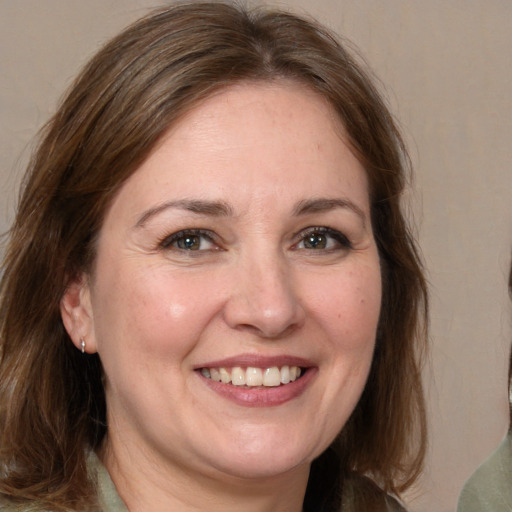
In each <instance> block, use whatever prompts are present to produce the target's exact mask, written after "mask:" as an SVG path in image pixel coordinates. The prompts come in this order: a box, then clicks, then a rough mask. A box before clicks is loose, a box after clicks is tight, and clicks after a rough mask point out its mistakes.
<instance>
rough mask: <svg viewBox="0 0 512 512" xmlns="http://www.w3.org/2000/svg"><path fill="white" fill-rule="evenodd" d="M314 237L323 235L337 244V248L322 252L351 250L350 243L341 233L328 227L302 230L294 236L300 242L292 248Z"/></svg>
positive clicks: (325, 249) (326, 249) (324, 249)
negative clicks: (298, 238)
mask: <svg viewBox="0 0 512 512" xmlns="http://www.w3.org/2000/svg"><path fill="white" fill-rule="evenodd" d="M315 235H316V236H318V235H323V236H326V237H330V238H332V239H334V240H335V241H336V242H337V244H338V247H329V248H323V251H324V252H325V251H327V252H330V251H336V250H340V249H352V243H351V242H350V240H349V239H348V238H347V237H346V236H345V235H344V234H343V233H341V232H340V231H338V230H336V229H332V228H328V227H321V226H315V227H309V228H306V229H304V230H302V231H301V232H300V233H298V234H297V235H296V236H297V237H300V240H299V242H297V243H296V244H295V246H294V247H296V248H297V245H299V244H300V243H303V242H304V241H305V240H307V238H308V237H310V238H311V237H312V236H315ZM327 243H328V241H327ZM298 249H299V250H315V248H309V249H308V248H306V247H302V248H298Z"/></svg>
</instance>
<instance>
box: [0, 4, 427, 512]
mask: <svg viewBox="0 0 512 512" xmlns="http://www.w3.org/2000/svg"><path fill="white" fill-rule="evenodd" d="M406 164H407V156H406V153H405V149H404V147H403V144H402V141H401V138H400V135H399V133H398V131H397V129H396V127H395V125H394V123H393V120H392V118H391V116H390V114H389V112H388V110H387V109H386V107H385V105H384V104H383V102H382V100H381V99H380V97H379V95H378V94H377V92H376V90H375V89H374V87H373V86H372V84H371V81H370V79H369V77H368V76H367V75H366V74H365V72H364V71H363V70H362V68H361V67H360V66H359V65H358V64H356V62H355V61H354V59H353V58H352V57H351V56H350V55H348V54H347V53H346V51H345V50H344V48H343V47H342V46H340V44H339V43H337V42H336V41H335V40H334V38H333V37H332V36H331V35H330V34H329V33H327V32H326V31H325V30H324V29H323V28H321V27H319V26H318V25H316V24H315V23H313V22H311V21H306V20H303V19H300V18H298V17H295V16H292V15H290V14H285V13H281V12H275V11H259V10H255V11H250V12H247V11H246V10H244V9H242V8H239V7H236V6H232V5H230V4H227V3H217V2H214V3H209V2H206V3H191V4H179V5H177V6H174V7H169V8H167V9H164V10H162V11H159V12H156V13H154V14H153V15H151V16H149V17H148V18H146V19H143V20H141V21H139V22H138V23H136V24H135V25H133V26H132V27H130V28H128V29H127V30H125V31H124V32H123V33H122V34H120V35H119V36H118V37H117V38H115V39H114V40H113V41H112V42H110V43H109V44H107V46H106V47H105V48H104V49H103V50H102V51H100V52H99V54H98V55H96V56H95V57H94V58H93V59H92V61H91V62H90V63H89V65H88V66H87V67H86V68H85V70H84V71H83V73H82V74H81V75H80V76H79V77H78V79H77V81H76V82H75V84H74V86H73V87H72V88H71V90H70V92H69V94H68V95H67V97H66V98H65V99H64V101H63V103H62V105H61V107H60V108H59V110H58V112H57V114H56V115H55V117H54V118H53V119H52V120H51V121H50V123H49V124H48V126H47V127H46V130H45V133H44V135H43V137H42V142H41V144H40V146H39V148H38V150H37V152H36V153H35V155H34V157H33V160H32V162H31V164H30V168H29V170H28V174H27V177H26V181H25V186H24V190H23V193H22V197H21V201H20V204H19V209H18V213H17V217H16V221H15V224H14V226H13V228H12V232H11V235H10V245H9V247H8V252H7V256H6V263H5V273H4V276H3V281H2V305H1V312H2V313H1V315H2V331H1V332H2V335H1V336H2V359H1V363H0V386H1V400H0V403H1V420H0V421H1V425H0V431H1V432H2V434H1V450H2V451H1V461H2V468H3V470H2V479H1V483H0V489H1V492H2V496H3V497H4V500H5V504H6V505H5V506H7V507H13V509H15V507H16V506H18V507H19V509H20V510H33V509H34V510H107V511H110V510H127V509H128V510H130V511H132V512H133V511H137V510H189V509H190V510H198V509H199V510H204V509H208V510H224V511H226V510H232V509H235V508H236V510H239V509H240V508H241V507H245V508H246V509H247V510H275V511H280V510H283V511H284V510H286V511H298V510H308V511H311V510H314V511H318V510H326V511H332V510H343V511H347V510H349V511H351V510H358V511H361V510H372V511H377V510H401V507H400V506H399V505H398V502H397V501H396V500H395V499H393V498H391V497H390V496H389V494H394V495H399V494H400V493H401V492H402V491H403V490H405V489H406V488H408V487H409V486H410V485H411V484H412V483H413V482H414V480H415V479H416V477H417V476H418V474H419V472H420V470H421V465H422V460H423V455H424V449H425V416H424V403H423V394H422V388H421V381H420V359H421V353H422V351H423V349H424V342H425V328H426V323H425V317H426V290H425V281H424V278H423V274H422V269H421V265H420V262H419V258H418V255H417V252H416V249H415V246H414V243H413V241H412V239H411V236H410V233H409V231H408V228H407V226H406V223H405V221H404V217H403V215H402V212H401V209H400V203H399V200H400V194H401V192H402V190H403V187H404V184H405V180H406ZM377 484H378V485H377ZM7 509H8V510H9V508H7Z"/></svg>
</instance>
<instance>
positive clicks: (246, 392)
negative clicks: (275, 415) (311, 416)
mask: <svg viewBox="0 0 512 512" xmlns="http://www.w3.org/2000/svg"><path fill="white" fill-rule="evenodd" d="M316 372H317V370H316V368H308V369H307V370H306V371H305V372H304V374H303V375H302V376H301V377H300V378H299V379H297V380H295V381H293V382H290V383H289V384H284V385H281V386H276V387H267V388H266V387H255V388H249V387H245V386H234V385H233V384H224V383H223V382H217V381H214V380H212V379H208V378H206V377H204V376H203V375H202V374H201V373H200V372H198V375H199V377H200V378H201V379H202V380H203V382H204V383H205V384H206V385H207V386H209V388H210V389H211V390H213V391H215V393H218V394H219V395H221V396H222V397H224V398H227V399H228V400H231V401H232V402H234V403H236V404H237V405H242V406H244V407H274V406H277V405H281V404H284V403H286V402H289V401H290V400H293V399H294V398H297V397H299V396H300V395H302V393H303V392H304V391H305V390H306V388H307V387H308V385H309V384H310V383H311V381H312V379H313V378H314V376H315V374H316Z"/></svg>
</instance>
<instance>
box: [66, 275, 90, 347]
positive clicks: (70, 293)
mask: <svg viewBox="0 0 512 512" xmlns="http://www.w3.org/2000/svg"><path fill="white" fill-rule="evenodd" d="M60 314H61V317H62V322H63V323H64V327H65V328H66V331H67V333H68V334H69V337H70V338H71V341H72V342H73V344H74V345H75V347H76V348H77V349H78V350H82V340H83V341H84V342H85V351H86V352H88V353H89V354H93V353H95V352H96V351H97V348H96V338H95V335H94V319H93V314H92V305H91V290H90V286H89V279H88V277H87V275H85V274H82V275H81V276H80V277H79V278H78V279H75V280H73V281H71V282H70V283H68V286H67V288H66V291H65V292H64V295H63V296H62V299H61V300H60Z"/></svg>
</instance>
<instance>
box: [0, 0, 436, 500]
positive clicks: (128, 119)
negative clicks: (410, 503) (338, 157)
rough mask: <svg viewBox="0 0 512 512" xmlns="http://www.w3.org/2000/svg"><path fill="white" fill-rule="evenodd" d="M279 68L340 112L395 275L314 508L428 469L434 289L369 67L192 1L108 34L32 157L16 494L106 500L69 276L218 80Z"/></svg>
mask: <svg viewBox="0 0 512 512" xmlns="http://www.w3.org/2000/svg"><path fill="white" fill-rule="evenodd" d="M280 78H286V79H292V80H297V81H299V82H301V83H303V84H306V85H307V86H308V87H310V88H311V89H312V90H314V91H316V92H317V93H318V94H320V95H321V96H322V97H324V98H325V99H327V101H328V102H329V103H330V104H331V105H332V106H333V107H334V109H335V110H336V112H337V113H338V114H339V116H340V119H341V120H342V122H343V125H344V127H345V130H346V134H347V138H348V140H349V143H350V144H351V146H352V148H353V151H354V153H355V154H356V155H357V156H358V158H359V159H360V161H361V162H362V163H363V164H364V166H365V168H366V171H367V173H368V177H369V183H370V196H371V204H372V222H373V227H374V235H375V238H376V241H377V244H378V249H379V253H380V258H381V265H382V275H383V297H382V312H381V318H380V323H379V330H378V336H377V344H376V350H375V355H374V361H373V365H372V368H371V372H370V376H369V379H368V382H367V384H366V387H365V390H364V392H363V395H362V397H361V400H360V401H359V403H358V405H357V407H356V409H355V411H354V412H353V414H352V416H351V418H350V420H349V421H348V423H347V424H346V426H345V427H344V428H343V430H342V432H341V433H340V435H339V438H338V439H337V440H336V441H335V442H334V443H333V445H332V447H331V448H330V449H329V450H328V451H327V452H326V453H325V454H323V455H322V456H320V457H319V459H318V460H317V461H315V462H314V463H313V467H312V471H311V477H310V483H309V485H308V492H307V495H306V503H305V505H307V504H308V503H314V504H315V507H314V510H323V509H322V508H321V505H320V502H321V501H322V500H324V499H325V503H326V505H325V506H326V507H331V506H332V503H334V501H335V500H336V499H339V498H337V497H336V496H337V494H339V489H340V488H341V486H342V485H343V482H344V481H345V480H346V479H347V478H349V475H354V474H356V475H357V474H360V475H363V474H364V475H367V476H369V477H371V478H373V479H374V480H375V481H376V482H377V483H378V484H379V485H380V486H381V487H382V488H383V489H384V490H386V491H389V492H393V493H399V492H401V491H403V490H404V489H406V488H407V487H408V486H409V485H411V483H412V482H413V481H414V480H415V478H416V477H417V476H418V474H419V472H420V469H421V466H422V461H423V457H424V452H425V442H426V441H425V431H426V426H425V423H426V422H425V408H424V398H423V391H422V386H421V375H420V367H421V357H422V355H423V351H424V348H425V344H426V329H427V325H426V318H427V296H426V285H425V280H424V276H423V273H422V267H421V264H420V261H419V257H418V253H417V250H416V249H415V244H414V241H413V240H412V237H411V234H410V231H409V228H408V227H407V224H406V222H405V220H404V216H403V213H402V210H401V206H400V196H401V193H402V191H403V189H404V186H405V185H406V182H407V177H408V158H407V154H406V151H405V148H404V145H403V143H402V139H401V137H400V134H399V132H398V130H397V128H396V126H395V123H394V121H393V119H392V117H391V115H390V114H389V112H388V110H387V108H386V106H385V104H384V103H383V101H382V99H381V98H380V96H379V94H378V93H377V91H376V89H375V88H374V86H373V85H372V80H371V79H370V77H369V75H368V74H367V72H365V71H364V70H363V66H361V65H360V64H358V63H357V62H356V61H355V59H354V58H353V57H352V56H351V55H350V54H348V53H347V51H346V50H345V48H344V47H343V46H342V45H341V44H340V43H339V42H337V41H336V40H335V39H334V38H333V37H332V35H331V34H330V33H328V32H327V31H326V30H325V29H323V28H322V27H320V26H318V24H316V23H315V22H312V21H309V20H305V19H303V18H299V17H296V16H294V15H291V14H288V13H284V12H279V11H269V10H259V9H256V10H246V9H244V8H240V7H238V6H233V5H231V4H229V3H225V2H194V3H187V4H178V5H175V6H173V7H169V8H166V9H164V10H161V11H158V12H156V13H153V14H152V15H150V16H148V17H147V18H144V19H142V20H140V21H139V22H137V23H135V24H134V25H133V26H131V27H129V28H128V29H126V30H125V31H124V32H122V33H121V34H120V35H119V36H118V37H116V38H115V39H113V40H112V41H111V42H110V43H108V44H107V45H106V46H105V47H104V48H103V49H102V50H101V51H100V52H99V53H98V54H97V55H96V56H95V57H94V58H93V59H92V60H91V61H90V63H89V64H88V65H87V66H86V68H85V69H84V70H83V72H82V73H81V75H80V76H79V77H78V78H77V80H76V81H75V83H74V85H73V86H72V88H71V89H70V92H69V93H68V95H67V96H66V97H65V99H64V101H63V102H62V104H61V106H60V108H59V110H58V112H57V113H56V114H55V116H54V117H53V119H51V120H50V122H49V123H48V124H47V126H46V127H45V129H44V133H43V134H42V138H41V142H40V145H39V147H38V149H37V151H36V152H35V153H34V155H33V158H32V160H31V163H30V165H29V169H28V171H27V174H26V178H25V181H24V186H23V191H22V194H21V198H20V202H19V207H18V212H17V217H16V220H15V222H14V225H13V227H12V231H11V233H10V243H9V245H8V250H7V254H6V259H5V271H4V275H3V278H2V282H1V305H0V308H1V309H0V315H1V316H0V322H1V324H0V327H1V331H0V335H1V345H0V347H1V352H0V358H1V359H0V449H1V451H0V464H1V465H0V467H1V468H2V469H1V470H0V473H1V475H0V493H3V495H4V496H7V497H9V498H10V499H11V500H19V501H23V500H32V499H34V500H40V501H41V502H42V503H43V504H44V505H46V506H47V507H50V508H51V507H53V509H55V510H68V509H69V508H71V509H76V508H79V509H80V510H85V509H87V508H88V507H89V506H90V505H91V503H93V501H94V495H93V490H92V487H91V483H90V482H89V481H88V479H87V473H86V471H87V470H86V465H85V456H86V451H87V449H97V448H98V447H99V445H100V443H101V441H102V439H103V437H104V435H105V432H106V428H107V427H106V425H105V409H106V404H105V398H104V393H103V388H102V384H101V376H102V370H101V363H100V360H99V358H98V357H97V355H82V354H80V352H79V351H78V350H76V348H75V347H74V345H73V344H72V343H71V341H70V339H69V337H68V335H67V333H66V331H65V329H64V327H63V325H62V320H61V317H60V312H59V302H60V300H61V297H62V296H63V293H64V290H65V288H66V284H67V283H69V282H70V280H71V279H73V278H74V277H76V276H77V275H78V274H79V273H81V272H83V271H84V270H85V271H87V270H88V269H90V268H91V264H92V262H93V260H94V242H95V238H96V236H97V235H98V232H99V230H100V228H101V225H102V221H103V218H104V215H105V211H106V209H107V207H108V205H109V204H110V203H111V201H112V198H113V196H114V195H115V193H116V191H118V190H119V188H120V187H121V186H122V184H123V182H124V181H125V180H126V179H127V178H128V177H129V176H130V175H131V174H132V173H133V172H134V171H135V170H136V169H137V167H138V166H139V165H140V164H141V163H142V162H143V161H144V159H145V158H146V157H147V156H148V154H149V153H150V152H151V151H152V149H153V148H154V147H155V144H156V143H157V141H158V140H159V138H160V137H161V136H162V135H163V134H164V133H165V132H166V130H167V129H168V128H169V126H171V125H172V124H173V123H175V122H176V120H177V119H179V118H180V116H182V115H183V114H184V113H186V112H187V111H190V109H192V108H193V107H194V106H195V105H196V104H197V103H198V102H199V101H200V100H202V99H204V98H206V97H208V96H209V95H211V94H212V93H213V92H214V91H216V90H218V89H219V88H222V87H226V86H229V85H230V84H233V83H236V82H240V81H243V80H267V81H268V80H279V79H280ZM329 487H332V489H329ZM333 489H334V491H333V492H331V491H332V490H333ZM0 495H2V494H0ZM329 500H331V501H330V502H329ZM332 500H334V501H332ZM361 500H362V501H364V497H362V498H361ZM327 503H331V505H327ZM329 510H332V508H330V509H329Z"/></svg>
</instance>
